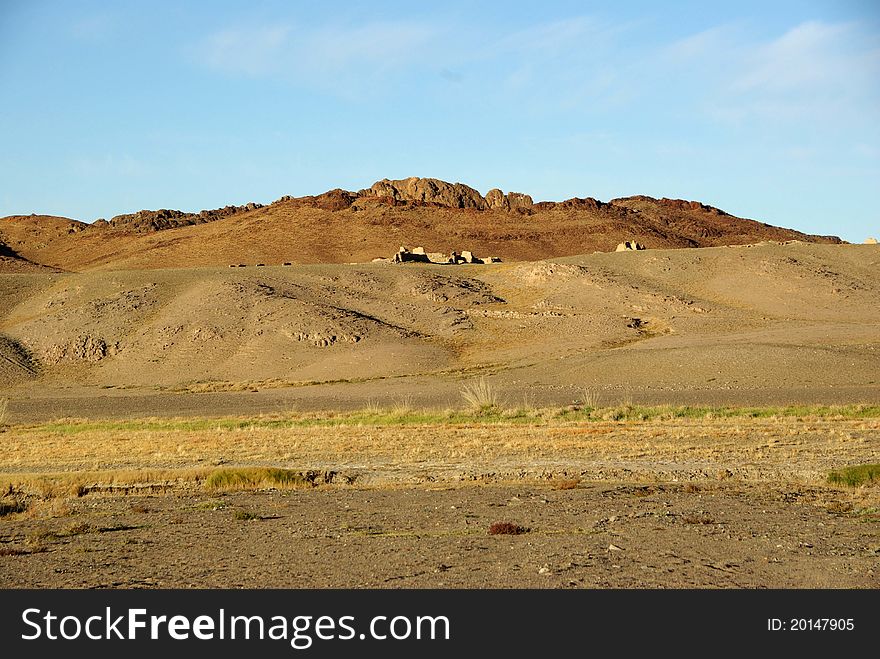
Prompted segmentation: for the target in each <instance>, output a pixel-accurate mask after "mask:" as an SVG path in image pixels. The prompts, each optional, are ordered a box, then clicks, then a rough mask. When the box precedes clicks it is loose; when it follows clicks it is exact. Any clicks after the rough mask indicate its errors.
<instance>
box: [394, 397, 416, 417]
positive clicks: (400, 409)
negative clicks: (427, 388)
mask: <svg viewBox="0 0 880 659" xmlns="http://www.w3.org/2000/svg"><path fill="white" fill-rule="evenodd" d="M412 411H413V402H412V396H404V397H403V398H401V399H400V400H396V401H394V405H392V406H391V414H393V415H394V416H396V417H403V416H406V415H407V414H409V413H410V412H412Z"/></svg>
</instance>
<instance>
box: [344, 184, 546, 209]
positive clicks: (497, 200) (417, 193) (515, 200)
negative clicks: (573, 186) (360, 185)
mask: <svg viewBox="0 0 880 659" xmlns="http://www.w3.org/2000/svg"><path fill="white" fill-rule="evenodd" d="M358 196H359V197H378V198H388V199H392V200H394V201H402V202H409V203H418V204H436V205H438V206H446V207H447V208H474V209H476V210H481V211H483V210H490V209H503V210H516V209H518V208H531V207H532V205H533V204H534V202H533V201H532V198H531V197H530V196H529V195H527V194H523V193H521V192H510V193H508V194H504V193H503V192H502V191H501V190H499V189H498V188H492V189H491V190H489V192H487V193H486V196H485V197H484V196H483V195H481V194H480V193H479V192H477V191H476V190H474V189H473V188H472V187H470V186H468V185H465V184H464V183H447V182H446V181H441V180H440V179H436V178H418V177H417V176H411V177H409V178H405V179H400V180H398V181H391V180H389V179H387V178H384V179H382V180H381V181H376V182H375V183H373V185H372V186H371V187H369V188H367V189H366V190H361V191H360V192H358Z"/></svg>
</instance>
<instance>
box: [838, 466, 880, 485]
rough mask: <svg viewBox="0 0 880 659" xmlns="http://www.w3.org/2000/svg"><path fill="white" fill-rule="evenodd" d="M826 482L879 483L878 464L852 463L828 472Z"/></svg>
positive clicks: (879, 467) (879, 470)
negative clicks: (849, 465)
mask: <svg viewBox="0 0 880 659" xmlns="http://www.w3.org/2000/svg"><path fill="white" fill-rule="evenodd" d="M828 482H829V483H832V484H834V485H848V486H849V487H859V486H860V485H874V484H878V483H880V464H865V465H853V466H851V467H844V468H843V469H837V470H835V471H832V472H831V473H830V474H828Z"/></svg>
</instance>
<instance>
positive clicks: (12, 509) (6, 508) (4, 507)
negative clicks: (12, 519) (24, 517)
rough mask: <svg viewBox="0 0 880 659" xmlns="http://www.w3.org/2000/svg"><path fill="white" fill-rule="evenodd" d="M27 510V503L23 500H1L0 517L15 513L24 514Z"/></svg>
mask: <svg viewBox="0 0 880 659" xmlns="http://www.w3.org/2000/svg"><path fill="white" fill-rule="evenodd" d="M27 508H28V506H27V502H26V501H23V500H22V499H9V500H0V517H3V516H4V515H12V514H14V513H23V512H24V511H26V510H27Z"/></svg>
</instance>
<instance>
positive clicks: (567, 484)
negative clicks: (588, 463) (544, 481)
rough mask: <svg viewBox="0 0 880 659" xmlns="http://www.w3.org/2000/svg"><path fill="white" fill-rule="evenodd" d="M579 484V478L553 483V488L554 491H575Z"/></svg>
mask: <svg viewBox="0 0 880 659" xmlns="http://www.w3.org/2000/svg"><path fill="white" fill-rule="evenodd" d="M580 482H581V479H580V478H570V479H566V480H561V481H555V482H554V483H553V488H554V489H556V490H574V489H577V486H578V484H579V483H580Z"/></svg>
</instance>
